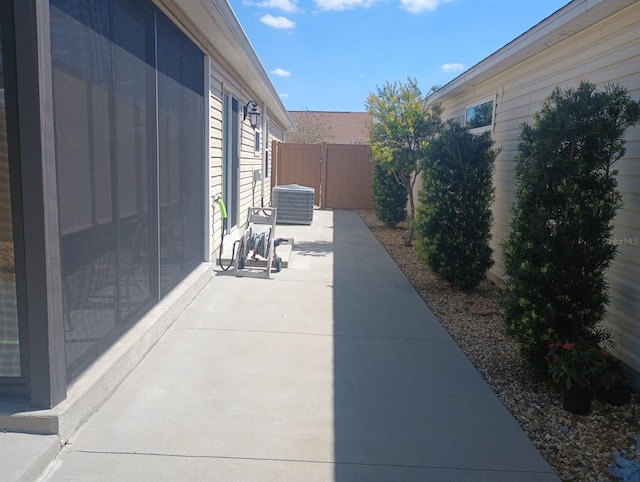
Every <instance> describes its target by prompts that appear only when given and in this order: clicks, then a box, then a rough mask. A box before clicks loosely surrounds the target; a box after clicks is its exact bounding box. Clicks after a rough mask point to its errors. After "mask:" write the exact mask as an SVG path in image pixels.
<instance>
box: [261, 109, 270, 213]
mask: <svg viewBox="0 0 640 482" xmlns="http://www.w3.org/2000/svg"><path fill="white" fill-rule="evenodd" d="M267 125H268V123H267V103H266V102H263V103H262V146H261V148H260V150H261V153H260V158H261V164H262V165H261V167H260V169H261V170H262V176H260V179H261V180H262V183H261V185H260V206H261V207H264V183H265V177H266V176H265V174H266V169H265V166H266V164H265V163H266V160H267V144H268V142H269V133H268V132H267Z"/></svg>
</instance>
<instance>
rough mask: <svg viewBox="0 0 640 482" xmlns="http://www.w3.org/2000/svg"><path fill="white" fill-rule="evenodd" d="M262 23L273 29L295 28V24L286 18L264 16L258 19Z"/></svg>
mask: <svg viewBox="0 0 640 482" xmlns="http://www.w3.org/2000/svg"><path fill="white" fill-rule="evenodd" d="M260 21H261V22H262V23H264V24H265V25H268V26H269V27H273V28H285V29H286V28H293V27H295V26H296V24H295V22H292V21H291V20H289V19H288V18H287V17H274V16H273V15H269V14H267V15H265V16H264V17H262V18H261V19H260Z"/></svg>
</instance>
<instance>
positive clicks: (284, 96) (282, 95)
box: [279, 94, 289, 99]
mask: <svg viewBox="0 0 640 482" xmlns="http://www.w3.org/2000/svg"><path fill="white" fill-rule="evenodd" d="M279 95H280V97H282V98H283V99H286V98H288V97H289V94H279Z"/></svg>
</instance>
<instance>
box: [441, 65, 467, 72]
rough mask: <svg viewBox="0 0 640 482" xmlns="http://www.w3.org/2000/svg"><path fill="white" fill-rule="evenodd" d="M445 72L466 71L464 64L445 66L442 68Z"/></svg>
mask: <svg viewBox="0 0 640 482" xmlns="http://www.w3.org/2000/svg"><path fill="white" fill-rule="evenodd" d="M440 70H442V71H443V72H459V71H461V70H464V64H444V65H443V66H442V67H440Z"/></svg>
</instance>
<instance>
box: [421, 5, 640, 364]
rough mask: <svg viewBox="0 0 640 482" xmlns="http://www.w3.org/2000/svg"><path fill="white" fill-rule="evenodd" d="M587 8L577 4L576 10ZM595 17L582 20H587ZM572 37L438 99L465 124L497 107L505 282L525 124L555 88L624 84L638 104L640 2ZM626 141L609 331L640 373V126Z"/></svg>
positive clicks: (496, 232)
mask: <svg viewBox="0 0 640 482" xmlns="http://www.w3.org/2000/svg"><path fill="white" fill-rule="evenodd" d="M582 3H583V2H572V4H573V5H578V4H582ZM596 3H597V2H596ZM612 3H613V2H612ZM627 3H629V2H627ZM572 4H569V6H568V7H571V6H573V5H572ZM580 6H581V7H582V5H580ZM609 6H611V4H609ZM584 8H589V7H584ZM592 13H593V12H591V14H592ZM589 14H590V13H589V12H587V13H586V14H582V15H583V17H584V18H585V19H588V16H589ZM554 17H557V15H555V14H554V16H552V17H550V18H549V19H547V20H546V21H545V22H546V23H548V24H549V25H553V21H554V20H556V21H557V18H554ZM580 18H581V17H578V19H579V20H580ZM585 21H586V20H585ZM543 23H544V22H543ZM574 31H576V32H577V33H575V34H573V35H571V36H570V37H567V38H565V39H563V40H561V41H559V42H558V43H556V44H555V45H553V46H551V47H549V48H546V49H544V50H542V51H540V52H539V53H537V54H535V55H532V56H530V57H525V58H523V59H522V61H521V62H520V63H518V64H517V65H514V66H512V67H510V68H507V69H506V70H503V71H500V72H496V73H495V74H494V75H493V76H491V77H490V78H486V79H484V80H481V81H474V80H473V79H472V77H473V76H474V72H473V70H474V69H475V67H474V69H471V70H470V71H469V73H466V74H463V75H462V76H460V78H464V77H465V75H467V76H468V77H469V78H470V79H471V80H470V81H469V84H468V85H466V86H463V87H458V86H456V88H455V89H454V88H451V89H450V90H451V91H453V93H449V89H447V86H445V87H444V88H443V89H442V92H439V93H437V95H434V96H433V99H434V101H439V102H442V104H443V107H444V116H443V117H444V118H445V119H449V118H453V119H458V120H461V121H462V122H464V116H465V110H466V108H468V107H470V106H473V105H477V104H479V103H482V102H484V101H487V100H494V101H495V124H494V125H493V127H492V136H493V139H494V140H495V147H497V148H499V149H500V150H501V151H500V153H499V155H498V158H497V160H496V164H495V172H494V175H493V180H494V185H495V188H496V198H495V204H494V207H493V214H494V225H493V230H492V236H493V237H492V241H491V246H492V248H493V250H494V258H495V261H496V263H495V266H494V267H493V270H492V271H493V274H495V275H496V276H497V277H503V273H504V264H503V262H502V256H501V243H502V242H503V241H504V240H505V238H506V236H507V235H508V233H509V229H510V227H509V223H510V219H511V206H512V202H513V200H514V196H515V187H516V186H515V182H514V173H513V167H514V157H515V156H516V154H517V148H518V142H519V135H520V132H521V124H522V123H523V122H528V123H532V122H533V115H534V114H535V113H536V112H538V111H539V110H540V109H541V107H542V103H543V101H544V100H545V99H546V98H547V97H548V96H549V95H550V94H551V92H552V90H553V89H554V87H556V86H560V87H562V88H565V87H576V86H577V85H578V83H579V82H580V81H581V80H588V81H590V82H593V83H596V84H597V85H598V86H599V87H603V86H605V85H606V84H608V83H618V84H620V85H622V86H624V87H625V88H627V89H628V91H629V93H630V94H631V96H632V97H633V98H635V99H638V98H640V2H635V3H633V4H632V5H631V6H629V7H627V8H625V9H621V10H620V11H619V12H617V13H615V14H613V15H611V16H608V17H607V18H604V19H603V20H601V21H599V22H597V23H596V24H594V25H592V26H591V27H588V28H586V29H584V30H581V31H578V30H574ZM556 35H562V34H561V33H559V34H556ZM565 36H566V34H565ZM556 38H557V37H556ZM543 40H544V39H543ZM549 40H550V41H551V38H549ZM514 42H515V41H514ZM508 47H509V46H507V47H505V48H504V49H508ZM504 49H503V50H504ZM489 60H490V58H489ZM479 65H481V64H479ZM454 82H455V81H454ZM626 140H627V145H626V147H627V152H626V155H625V157H624V158H623V159H621V160H620V161H619V162H618V163H617V165H616V167H617V169H618V170H619V177H618V179H619V189H620V191H621V192H622V195H623V201H624V206H623V207H622V209H621V210H620V211H619V214H618V216H617V218H616V220H615V229H614V231H613V237H614V239H618V240H624V239H626V240H627V242H626V243H625V242H622V244H621V245H620V249H619V253H618V256H617V258H616V260H615V261H614V263H613V264H612V266H611V268H610V269H609V272H608V274H609V281H610V288H611V303H610V307H609V316H608V319H607V321H606V326H607V327H608V328H609V329H610V330H611V332H612V334H613V337H614V340H615V341H616V342H617V348H616V355H617V356H618V357H620V358H621V359H622V360H623V361H624V362H626V363H628V364H629V365H630V366H632V367H633V368H634V369H636V370H638V371H640V320H639V319H638V313H640V246H639V245H638V244H639V243H638V240H639V239H640V225H639V224H638V219H640V127H637V126H636V127H635V128H632V129H630V130H629V131H628V132H627V135H626Z"/></svg>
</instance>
